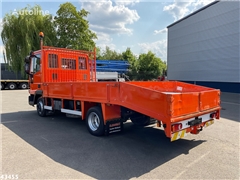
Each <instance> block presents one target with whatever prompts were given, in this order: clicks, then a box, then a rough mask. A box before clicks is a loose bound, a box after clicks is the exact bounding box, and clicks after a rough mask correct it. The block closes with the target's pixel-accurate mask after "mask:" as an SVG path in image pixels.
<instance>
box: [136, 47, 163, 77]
mask: <svg viewBox="0 0 240 180" xmlns="http://www.w3.org/2000/svg"><path fill="white" fill-rule="evenodd" d="M164 68H165V67H164V63H163V62H162V61H161V59H160V58H158V57H156V56H155V54H153V53H152V52H151V51H149V52H148V53H147V54H140V56H139V59H138V67H137V69H138V75H137V79H138V80H152V79H156V78H157V77H158V76H160V75H161V74H162V73H163V70H164Z"/></svg>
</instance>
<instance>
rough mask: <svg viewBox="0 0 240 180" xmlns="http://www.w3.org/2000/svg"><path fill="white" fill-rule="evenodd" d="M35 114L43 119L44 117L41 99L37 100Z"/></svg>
mask: <svg viewBox="0 0 240 180" xmlns="http://www.w3.org/2000/svg"><path fill="white" fill-rule="evenodd" d="M37 113H38V115H39V116H41V117H45V116H46V110H45V109H44V100H43V98H38V101H37Z"/></svg>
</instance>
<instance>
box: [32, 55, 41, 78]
mask: <svg viewBox="0 0 240 180" xmlns="http://www.w3.org/2000/svg"><path fill="white" fill-rule="evenodd" d="M40 59H41V56H40V54H37V55H35V56H33V57H32V58H31V67H30V72H31V73H36V72H38V71H40V67H41V66H40V64H41V61H40Z"/></svg>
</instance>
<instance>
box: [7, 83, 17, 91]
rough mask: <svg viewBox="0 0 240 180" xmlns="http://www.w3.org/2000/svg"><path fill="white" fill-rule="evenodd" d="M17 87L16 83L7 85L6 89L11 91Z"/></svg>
mask: <svg viewBox="0 0 240 180" xmlns="http://www.w3.org/2000/svg"><path fill="white" fill-rule="evenodd" d="M16 87H17V85H16V83H8V88H9V89H11V90H13V89H16Z"/></svg>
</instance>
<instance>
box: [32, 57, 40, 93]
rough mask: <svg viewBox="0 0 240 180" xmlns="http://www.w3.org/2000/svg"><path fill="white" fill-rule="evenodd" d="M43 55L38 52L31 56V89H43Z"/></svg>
mask: <svg viewBox="0 0 240 180" xmlns="http://www.w3.org/2000/svg"><path fill="white" fill-rule="evenodd" d="M41 74H42V73H41V55H40V54H36V55H34V56H32V57H31V65H30V89H31V90H37V89H41Z"/></svg>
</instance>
